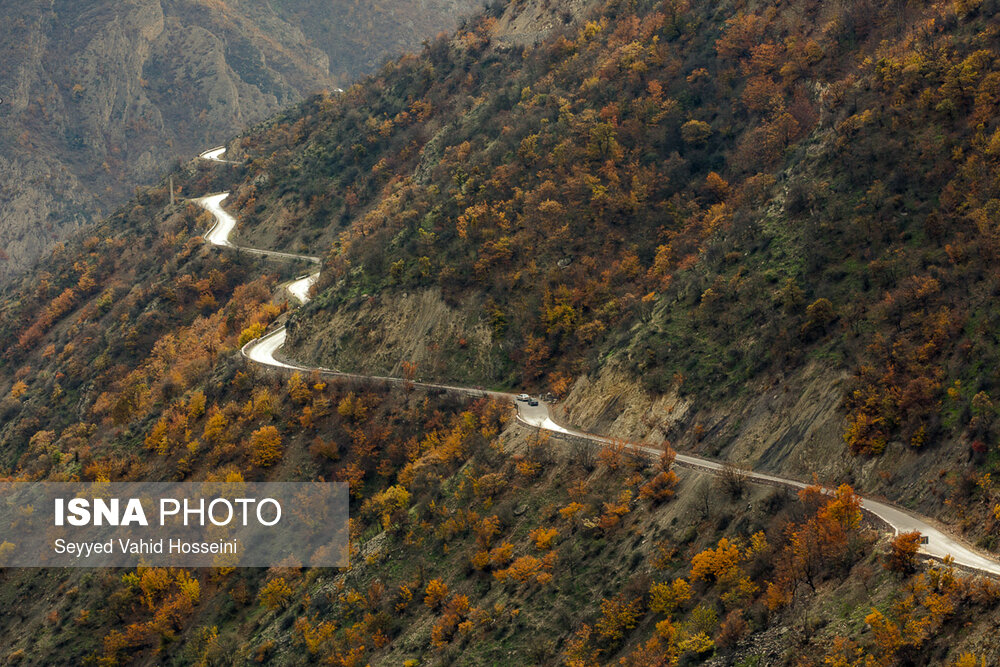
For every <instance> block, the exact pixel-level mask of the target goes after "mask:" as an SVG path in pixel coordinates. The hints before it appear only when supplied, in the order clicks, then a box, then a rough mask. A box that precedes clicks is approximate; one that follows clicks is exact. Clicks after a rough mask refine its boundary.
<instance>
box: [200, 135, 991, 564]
mask: <svg viewBox="0 0 1000 667" xmlns="http://www.w3.org/2000/svg"><path fill="white" fill-rule="evenodd" d="M225 151H226V149H225V147H219V148H214V149H212V150H209V151H205V152H204V153H202V154H201V155H200V157H201V158H202V159H205V160H209V161H212V162H220V163H232V162H231V161H229V160H223V159H222V157H221V156H222V155H223V154H224V153H225ZM228 196H229V193H228V192H223V193H218V194H213V195H207V196H204V197H201V198H199V199H195V200H193V201H194V202H195V203H197V204H198V205H199V206H201V207H202V208H204V209H205V210H207V211H209V212H210V213H212V215H213V216H214V217H215V221H216V222H215V224H214V225H213V226H212V228H211V229H209V230H208V232H206V234H205V240H206V241H208V242H209V243H212V244H213V245H217V246H221V247H225V248H232V249H235V250H238V251H240V252H248V253H251V254H255V255H262V256H266V257H274V258H277V259H285V260H302V261H305V262H309V263H312V264H319V263H320V259H319V258H318V257H311V256H307V255H296V254H293V253H286V252H277V251H273V250H262V249H259V248H247V247H244V246H237V245H234V244H233V243H232V242H231V241H230V240H229V236H230V234H231V233H232V231H233V229H234V228H235V227H236V219H235V218H234V217H233V216H232V215H230V214H229V213H228V212H226V210H225V209H223V208H222V201H223V200H225V198H226V197H228ZM318 278H319V270H318V269H317V270H316V271H314V272H312V273H308V274H305V275H303V276H301V277H299V278H297V279H295V280H293V281H291V282H289V283H286V284H285V285H283V287H284V288H285V289H286V290H288V292H289V293H291V294H292V295H293V296H294V297H295V298H296V299H298V301H299V302H300V303H306V302H307V301H308V300H309V288H310V287H312V285H313V283H315V282H316V280H317V279H318ZM284 344H285V328H284V327H281V328H279V329H276V330H274V331H272V332H270V333H268V334H266V335H265V336H262V337H261V338H258V339H256V340H252V341H250V342H249V343H247V344H246V345H244V346H243V348H242V349H241V353H242V354H243V356H244V357H245V358H246V359H248V360H250V361H252V362H254V363H257V364H260V365H262V366H266V367H269V368H274V369H278V370H281V371H286V372H287V371H302V372H308V373H313V372H315V373H319V374H320V375H323V376H326V377H332V378H341V379H347V380H359V381H366V382H371V381H377V382H383V383H387V384H395V385H410V386H415V387H423V388H426V389H435V390H442V391H447V392H451V393H456V394H462V395H466V396H490V397H493V398H498V399H501V400H507V401H512V402H513V403H514V404H515V405H516V406H517V419H518V421H520V422H521V423H523V424H525V425H527V426H529V427H533V428H538V429H541V430H544V431H549V432H551V433H555V434H558V435H563V436H569V437H575V438H581V439H584V440H588V441H591V442H595V443H599V444H608V443H612V442H620V441H615V440H613V439H612V438H607V437H604V436H600V435H595V434H593V433H586V432H584V431H578V430H576V429H572V428H567V427H565V426H562V425H561V424H558V423H556V422H555V421H554V420H553V419H552V416H551V414H550V412H549V408H548V406H547V405H546V404H545V403H544V402H539V404H538V405H537V406H531V405H528V404H527V403H526V402H522V401H518V400H516V397H515V396H514V394H510V393H505V392H497V391H488V390H484V389H480V388H473V387H458V386H453V385H446V384H434V383H425V382H412V381H409V380H405V379H403V378H394V377H382V376H372V375H360V374H356V373H342V372H339V371H336V370H334V369H329V368H322V367H307V366H301V365H297V364H295V363H292V362H289V361H286V360H283V359H280V358H278V357H277V356H275V355H277V354H278V353H279V351H280V350H281V348H282V347H283V346H284ZM628 446H629V447H630V448H632V449H634V450H635V451H638V452H641V453H643V454H646V455H648V456H656V457H658V456H660V455H661V454H662V453H663V451H662V450H661V449H656V448H653V447H646V446H643V445H639V444H634V443H628ZM675 463H676V465H678V466H682V467H685V468H692V469H696V470H701V471H705V472H708V473H712V474H718V473H720V472H722V471H723V470H725V469H727V467H728V465H727V464H726V463H723V462H720V461H714V460H711V459H705V458H701V457H698V456H692V455H690V454H680V453H678V454H677V458H676V459H675ZM742 474H744V475H745V476H746V479H747V480H749V481H752V482H757V483H761V484H768V485H772V486H782V487H786V488H791V489H804V488H806V487H807V486H809V485H808V484H806V483H805V482H801V481H799V480H795V479H789V478H786V477H779V476H777V475H770V474H767V473H762V472H755V471H752V470H742ZM861 508H862V510H863V511H865V512H866V513H868V514H869V515H871V516H874V517H877V518H878V519H879V520H881V521H882V522H883V523H884V524H886V525H887V526H888V527H889V528H890V529H891V530H892V531H894V532H895V533H896V534H899V533H905V532H910V531H919V532H920V533H921V535H922V536H923V537H924V538H925V539H926V542H925V543H924V544H922V545H921V549H920V551H921V553H923V554H924V555H925V556H928V557H931V558H935V559H938V560H943V559H945V558H948V557H950V558H951V559H952V560H953V562H954V564H955V565H957V566H959V567H961V568H963V569H966V570H971V571H974V572H977V573H983V574H988V575H991V576H995V577H1000V562H998V561H997V560H996V559H994V558H992V557H990V556H986V555H983V554H981V553H979V552H977V551H975V550H974V549H972V548H971V547H970V546H968V545H967V544H965V543H964V542H963V541H962V540H960V539H958V538H956V537H953V536H951V535H948V534H947V533H945V532H944V531H942V530H941V529H939V528H937V527H936V525H935V522H934V521H933V520H931V519H929V518H927V517H924V516H921V515H919V514H916V513H914V512H910V511H908V510H905V509H902V508H900V507H897V506H895V505H892V504H889V503H886V502H882V501H879V500H875V499H872V498H866V497H862V505H861Z"/></svg>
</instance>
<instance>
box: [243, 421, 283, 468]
mask: <svg viewBox="0 0 1000 667" xmlns="http://www.w3.org/2000/svg"><path fill="white" fill-rule="evenodd" d="M247 447H248V449H249V450H250V463H252V464H253V465H255V466H259V467H261V468H267V467H269V466H272V465H274V464H275V463H277V462H278V461H279V460H280V459H281V455H282V453H283V449H282V445H281V435H280V434H279V433H278V429H276V428H275V427H274V426H262V427H260V428H259V429H257V430H256V431H254V432H253V433H252V434H251V435H250V440H249V441H248V443H247Z"/></svg>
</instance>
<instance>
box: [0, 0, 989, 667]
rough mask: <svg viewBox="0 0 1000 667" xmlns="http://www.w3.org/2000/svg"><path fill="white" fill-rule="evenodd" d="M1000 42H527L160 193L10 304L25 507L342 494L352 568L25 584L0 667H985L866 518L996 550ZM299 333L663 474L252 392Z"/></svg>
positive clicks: (802, 9) (0, 459)
mask: <svg viewBox="0 0 1000 667" xmlns="http://www.w3.org/2000/svg"><path fill="white" fill-rule="evenodd" d="M996 9H997V7H996V6H995V3H992V2H986V1H984V2H982V3H979V4H977V3H975V2H962V3H950V2H949V3H912V2H911V3H905V4H904V3H887V4H883V5H876V4H875V3H870V2H867V0H856V1H854V2H843V3H809V2H801V1H793V2H783V3H770V2H760V3H738V4H734V3H725V2H723V3H717V4H714V5H699V4H696V3H687V2H683V1H682V0H664V1H661V2H653V1H642V0H639V1H635V2H624V1H619V0H610V1H608V2H604V3H600V2H597V3H593V4H588V3H576V2H566V3H564V4H560V3H556V2H553V3H546V2H543V1H542V0H539V1H538V2H532V1H528V2H522V1H518V2H510V3H499V4H495V5H492V6H491V7H489V8H487V9H486V10H485V11H484V12H483V13H482V14H481V15H479V16H477V17H476V18H474V19H472V20H470V21H468V22H466V23H464V24H463V25H462V26H461V27H460V28H459V30H458V32H457V33H456V34H454V35H452V36H449V37H447V38H445V37H442V38H440V39H437V40H434V41H433V42H431V43H429V44H428V45H427V48H426V49H424V50H423V51H422V52H421V53H419V54H416V55H409V56H405V57H402V58H400V59H398V60H395V61H393V62H391V63H389V64H388V65H387V66H386V67H384V68H383V69H382V70H381V71H380V72H379V73H378V74H377V75H375V76H373V77H371V78H368V79H365V80H363V81H362V82H360V83H359V84H357V85H355V86H352V87H350V88H349V90H347V91H346V93H344V94H343V95H334V94H322V95H317V96H314V97H311V98H310V99H308V100H306V101H305V102H303V103H301V104H299V105H297V106H295V107H292V108H289V109H286V110H285V111H283V112H282V113H280V114H278V115H277V116H275V117H272V118H270V119H268V120H267V121H264V122H263V123H261V124H260V125H258V126H256V127H255V128H253V129H251V130H249V131H247V132H245V133H244V134H243V135H241V136H239V137H237V138H235V139H233V140H231V141H230V142H229V143H228V147H229V148H228V152H227V157H229V158H232V159H234V160H236V161H237V162H238V164H235V165H229V164H219V163H215V164H213V163H209V162H207V161H199V160H193V161H190V162H185V163H184V164H182V165H180V166H179V167H177V168H176V169H174V170H173V171H172V172H171V175H172V176H173V178H174V183H175V186H176V192H175V193H174V194H175V196H176V198H177V202H176V203H175V204H174V205H171V204H170V203H169V202H170V193H169V191H168V188H167V186H166V180H164V181H163V182H161V183H160V184H158V185H156V186H154V187H151V188H146V189H143V190H141V191H140V192H139V193H138V194H137V196H136V197H135V198H134V199H133V200H132V201H131V202H130V203H129V204H128V205H126V206H124V207H123V208H122V209H120V210H119V211H118V212H117V213H115V214H114V215H112V216H111V217H109V218H107V219H105V220H103V221H101V222H100V223H99V224H98V225H96V226H95V227H94V228H93V229H90V230H88V231H87V233H86V234H83V235H80V236H79V237H74V238H72V239H71V240H70V241H68V242H67V243H66V244H65V245H61V246H59V247H58V248H57V249H56V251H55V252H54V253H53V254H51V255H50V256H48V257H47V258H46V260H45V262H44V266H43V268H42V269H40V270H38V271H35V272H32V273H31V274H30V275H28V276H25V277H24V278H23V279H21V280H19V281H18V283H17V284H16V285H15V286H14V288H13V289H12V294H11V296H10V297H9V298H7V299H6V300H4V301H3V302H2V304H0V335H2V336H3V337H4V339H5V340H7V341H9V344H8V346H7V347H6V349H5V350H4V353H3V356H2V359H0V395H2V396H3V399H2V401H0V443H2V448H0V465H2V466H3V469H4V473H5V475H6V476H8V477H9V478H11V479H21V480H40V479H49V480H75V479H80V480H123V479H172V480H194V479H199V480H200V479H225V480H230V481H236V480H240V479H246V480H306V479H324V480H331V479H332V480H340V481H344V482H347V483H348V484H349V485H350V490H351V499H352V501H351V533H352V552H351V561H352V565H351V567H350V568H348V569H345V570H301V569H297V568H272V569H271V570H268V571H263V570H227V569H217V570H211V571H206V570H202V571H197V570H196V571H184V570H174V569H162V568H139V569H137V570H134V571H116V570H96V571H90V572H87V571H82V572H81V571H67V570H59V571H55V570H53V571H30V570H7V571H5V573H4V581H3V582H2V583H0V599H2V600H3V601H4V603H5V604H3V605H0V636H2V637H3V640H0V643H2V645H3V649H2V652H0V655H3V656H5V660H6V661H7V662H11V663H15V662H17V661H20V662H21V663H22V664H51V663H60V662H68V663H75V664H76V663H87V664H100V665H115V664H129V663H136V664H205V665H210V664H211V665H215V664H220V665H228V664H316V663H318V662H325V663H328V664H335V665H359V666H360V665H366V664H371V665H382V664H385V665H390V664H391V665H398V664H404V665H409V666H411V667H413V666H416V665H452V664H463V665H498V664H500V665H523V664H540V665H569V666H571V667H584V666H589V665H604V664H618V665H635V666H639V665H675V664H685V665H690V664H701V663H706V664H716V665H730V664H739V665H745V666H750V665H771V664H778V665H838V666H851V665H859V666H860V665H866V666H870V665H885V666H889V665H909V664H943V665H961V666H964V667H970V666H972V665H977V664H991V663H994V662H997V661H998V660H1000V653H998V647H997V646H996V645H995V642H994V641H992V628H993V627H994V626H995V624H996V623H997V621H998V617H997V611H996V608H997V604H996V602H997V600H998V599H1000V586H998V585H997V583H996V582H995V581H993V580H991V579H983V578H979V577H973V576H966V575H965V574H963V573H961V572H959V571H957V570H956V569H954V568H952V567H950V565H949V564H948V563H930V564H928V563H925V562H922V561H920V560H918V559H917V557H916V552H917V549H918V546H919V544H918V542H919V536H918V535H915V534H902V535H899V536H896V537H893V538H891V539H890V536H888V535H886V533H885V532H884V531H883V529H882V527H881V526H879V525H872V524H871V523H870V522H869V521H868V520H866V519H864V518H863V516H862V514H861V512H860V504H859V503H860V500H859V498H858V496H857V495H856V494H855V490H857V491H863V492H865V493H869V494H871V493H880V494H883V495H886V496H888V497H889V498H890V499H893V500H897V501H899V502H901V503H906V504H910V505H914V506H918V507H919V508H920V509H921V511H923V512H925V513H927V514H931V515H933V516H934V517H937V518H940V519H941V520H942V521H943V522H944V523H945V524H947V529H948V530H950V531H952V532H954V533H956V534H962V535H965V536H966V537H968V538H969V539H970V540H971V541H974V542H976V543H977V544H978V546H979V547H981V548H982V549H984V550H994V551H995V550H996V547H997V546H998V545H996V544H995V536H994V535H995V532H996V530H995V528H996V522H997V521H998V520H1000V497H998V496H1000V491H998V490H997V489H996V487H995V484H994V482H993V481H992V477H991V474H992V472H993V470H994V467H995V466H996V462H997V436H998V434H997V420H996V418H995V417H996V407H995V404H994V401H995V400H996V397H997V395H998V392H1000V388H998V387H997V386H995V385H996V383H997V380H998V378H997V376H996V364H995V363H994V362H995V358H996V355H997V353H998V350H997V341H996V336H995V330H996V323H995V322H994V319H995V313H994V310H995V309H994V308H993V307H992V297H993V295H994V292H995V291H996V289H997V287H996V281H997V279H998V275H997V273H996V270H995V266H996V262H995V261H994V260H995V258H994V256H993V252H994V248H995V247H996V241H997V239H996V234H997V231H996V229H995V224H994V220H993V218H994V217H995V214H996V211H995V210H994V209H995V204H996V201H997V199H1000V198H997V197H996V195H995V193H994V189H995V188H996V187H997V184H996V179H995V178H994V177H993V173H994V171H995V165H994V163H993V160H994V159H995V156H994V153H995V152H996V149H997V146H995V145H994V144H997V143H998V142H1000V139H997V138H996V137H995V136H994V135H995V134H996V133H997V128H996V123H997V120H996V118H997V113H996V111H997V109H996V108H995V107H996V105H997V104H998V103H1000V88H998V87H997V86H996V83H997V82H998V81H1000V58H998V56H1000V50H998V49H1000V45H998V44H997V36H998V29H1000V21H998V20H997V19H996V18H995V14H996ZM524 16H530V17H531V21H530V22H525V21H524V20H522V17H524ZM539 17H547V18H539ZM542 25H544V26H545V27H544V29H543V30H536V29H535V28H537V27H538V26H542ZM535 40H540V41H538V43H537V44H536V43H535ZM997 136H1000V135H997ZM210 143H216V142H210ZM223 190H231V191H232V193H233V194H232V196H231V197H230V198H229V199H228V200H227V201H226V202H225V206H226V207H227V208H228V209H229V210H231V211H232V212H233V213H234V214H236V215H238V217H239V223H240V224H239V227H238V229H237V233H236V234H237V239H236V240H238V241H240V242H241V243H244V244H246V245H250V246H256V247H260V248H275V249H284V250H289V251H293V252H305V251H308V253H309V254H313V255H318V254H322V255H323V256H324V261H323V267H322V269H323V270H322V274H321V277H320V280H319V283H318V284H317V285H316V286H315V288H314V292H313V298H312V300H311V301H310V302H309V303H308V304H307V305H306V306H304V307H302V308H299V309H297V310H294V312H292V310H293V309H292V308H291V307H290V306H289V304H288V303H287V302H286V301H285V297H284V296H282V295H283V294H284V293H283V292H282V290H280V289H278V288H279V285H280V284H281V283H282V282H283V281H285V280H287V279H289V278H291V277H293V276H298V275H301V270H302V267H300V266H297V265H295V264H294V263H284V262H275V261H271V260H265V259H260V258H256V257H254V256H252V255H249V254H247V253H243V252H237V251H235V250H233V249H219V248H214V247H210V246H207V245H206V244H205V243H204V241H203V238H202V237H201V235H202V234H204V232H205V230H207V229H208V227H210V226H211V224H212V219H211V216H210V215H209V214H208V213H206V212H204V211H203V210H202V209H201V208H199V207H198V206H196V205H195V204H194V203H193V202H191V201H188V199H189V198H193V197H198V196H201V195H203V194H205V193H208V192H218V191H223ZM275 294H277V295H278V296H277V297H275V296H273V295H275ZM285 321H287V322H288V332H289V341H290V342H289V345H288V346H287V347H286V349H285V350H283V354H285V355H287V356H288V357H290V358H292V359H295V360H297V361H299V362H301V363H305V364H314V365H323V366H326V367H332V368H339V369H342V370H357V371H362V372H375V371H377V372H378V373H381V374H385V373H390V374H397V375H400V376H403V375H405V376H407V377H410V378H415V379H439V380H445V381H448V382H451V383H456V384H465V385H470V386H475V385H482V386H493V387H497V388H507V389H518V390H520V389H521V388H526V389H531V390H533V391H535V392H536V393H537V392H552V393H553V394H554V395H556V396H558V397H561V398H562V401H561V403H560V404H559V406H560V407H559V410H560V412H559V413H558V414H559V416H560V418H562V419H564V420H565V421H567V422H569V423H575V424H576V425H579V426H581V427H585V428H592V429H595V430H602V429H604V430H607V431H608V432H610V433H612V434H617V435H626V434H627V435H629V436H630V437H632V438H634V439H643V440H645V441H646V442H647V443H649V444H652V445H654V446H656V447H659V448H660V449H662V451H663V456H662V457H660V458H658V459H655V460H649V459H647V458H645V457H639V456H636V455H635V454H634V453H633V452H632V451H630V450H629V449H628V448H626V446H625V444H624V442H621V443H612V444H609V445H607V446H604V447H600V448H595V447H591V446H588V445H587V444H586V443H581V442H576V441H573V440H567V439H556V438H548V437H546V436H545V435H544V434H542V433H540V432H536V431H533V430H529V429H526V428H525V427H524V426H523V425H520V424H517V423H515V422H514V421H513V420H512V415H513V413H512V412H511V409H510V406H507V405H503V404H501V403H499V402H494V401H489V400H487V399H485V398H483V399H476V400H466V399H459V398H456V397H454V396H451V395H448V394H447V393H444V392H440V391H426V390H423V389H420V388H417V387H413V386H404V387H402V388H398V387H397V388H393V387H390V386H385V385H382V384H379V383H371V382H360V381H356V382H349V383H345V382H336V381H333V380H328V379H326V378H323V377H320V376H318V375H315V376H311V377H310V376H308V375H306V376H303V375H302V374H298V373H296V374H292V375H278V374H272V373H265V372H263V371H261V370H260V369H259V368H258V367H256V366H254V365H252V364H247V363H245V362H244V361H243V359H242V358H241V357H240V354H239V347H240V346H241V345H242V344H244V343H246V342H247V341H249V340H252V339H254V338H255V337H258V336H260V335H261V334H262V333H263V332H264V331H266V330H267V327H269V326H271V325H272V324H273V323H280V322H285ZM775 434H777V435H775ZM668 441H669V442H668ZM671 446H672V447H673V448H676V449H681V448H683V449H685V450H693V451H696V452H700V453H704V454H709V455H713V456H718V457H721V458H728V459H730V460H733V461H735V462H738V463H747V464H753V465H755V466H757V467H762V468H765V469H771V470H777V471H779V472H782V473H783V474H787V475H790V476H799V477H800V478H803V479H809V478H810V477H811V476H812V475H813V474H815V475H816V478H817V480H818V481H819V482H822V483H825V484H828V485H830V486H831V487H832V488H835V489H836V492H835V493H829V494H827V493H823V491H822V490H821V489H820V488H819V487H818V486H813V487H810V488H807V489H805V490H803V491H802V492H801V493H799V494H797V495H796V494H793V493H790V492H788V491H786V490H783V489H781V488H777V487H770V486H760V485H754V484H750V483H748V481H747V479H746V478H745V476H744V475H743V474H742V473H741V471H740V469H739V468H738V467H732V468H727V469H725V470H724V471H723V473H722V474H720V475H716V476H709V475H708V474H707V473H703V472H699V471H696V470H691V469H677V470H675V469H674V466H673V465H672V463H673V459H672V452H673V449H672V447H671ZM849 484H850V485H849ZM852 487H853V488H852Z"/></svg>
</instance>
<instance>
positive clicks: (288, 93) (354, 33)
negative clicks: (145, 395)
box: [0, 0, 477, 281]
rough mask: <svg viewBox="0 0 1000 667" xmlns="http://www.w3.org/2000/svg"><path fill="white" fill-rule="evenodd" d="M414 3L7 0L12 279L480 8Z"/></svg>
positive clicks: (0, 58)
mask: <svg viewBox="0 0 1000 667" xmlns="http://www.w3.org/2000/svg"><path fill="white" fill-rule="evenodd" d="M411 4H412V3H396V2H389V3H371V2H362V3H332V6H335V7H337V15H336V20H331V12H330V11H328V9H329V6H331V3H327V7H324V6H322V3H314V2H309V1H307V0H286V1H285V2H282V3H280V4H276V6H275V7H273V8H272V7H271V6H270V5H269V4H268V3H261V2H228V3H223V2H203V1H201V0H129V1H128V2H110V1H107V0H102V1H96V2H85V3H83V2H55V3H53V2H39V1H35V0H29V1H26V2H17V3H14V2H4V3H2V4H0V12H2V13H0V17H2V18H3V22H2V24H0V99H2V102H0V147H2V150H0V180H2V182H3V183H2V185H0V203H2V207H0V281H3V279H4V277H5V276H8V275H12V274H17V273H19V272H20V271H23V270H24V269H25V268H26V267H27V266H29V265H31V264H32V263H33V262H34V260H35V259H36V258H37V257H38V256H39V254H40V253H41V252H43V251H44V250H46V249H48V248H50V247H51V245H52V244H53V243H54V242H56V241H58V240H59V239H62V238H64V237H65V236H66V235H67V234H69V233H72V232H73V231H74V230H75V229H77V228H78V227H80V226H83V225H86V224H88V223H92V222H94V221H96V220H98V219H100V218H101V217H103V216H104V215H106V214H107V212H109V211H111V210H113V209H114V208H115V207H116V206H117V205H119V204H120V203H121V202H123V201H125V200H126V199H127V198H128V197H130V196H132V194H133V188H134V187H135V186H136V185H138V184H147V183H149V182H151V181H152V180H153V179H155V178H156V177H157V176H158V175H159V174H161V173H163V171H164V170H165V168H166V167H167V165H168V163H169V162H170V161H171V160H172V159H176V158H179V157H184V158H186V157H187V156H189V155H190V154H191V153H192V152H193V151H195V150H196V149H197V150H204V149H205V148H206V147H209V146H208V145H209V144H211V143H212V142H217V141H218V140H219V138H220V137H223V138H224V137H228V136H230V135H232V134H233V133H235V132H237V131H239V130H240V129H241V128H243V127H245V126H246V125H247V124H249V123H254V122H257V121H259V120H261V119H262V118H265V117H266V116H268V115H270V114H273V113H275V112H276V111H278V110H279V109H281V108H282V107H285V106H287V105H289V104H291V103H293V102H295V101H298V100H300V99H302V98H303V97H304V96H306V95H309V94H312V93H315V92H317V91H319V90H323V89H332V88H334V87H336V86H346V85H347V82H349V81H351V80H353V79H354V78H356V77H358V76H360V75H362V74H366V73H368V72H370V71H372V70H374V69H375V67H377V66H378V65H379V64H380V63H381V61H382V59H384V58H385V57H387V56H396V55H398V54H399V53H402V52H403V51H404V50H405V49H406V48H414V47H418V46H419V45H420V42H421V40H423V39H427V38H430V37H433V36H434V35H436V34H437V33H438V32H440V31H442V30H451V29H453V27H454V26H455V25H456V23H457V21H458V19H459V18H460V17H461V16H462V15H464V14H465V13H468V12H469V11H471V10H472V9H474V8H475V7H476V6H477V5H476V4H475V3H473V2H470V1H467V0H458V1H455V2H449V3H447V4H445V3H437V4H434V3H431V4H429V5H426V6H422V7H420V8H419V10H418V9H417V8H413V7H411ZM403 5H405V6H403ZM387 12H389V13H391V14H392V15H395V16H398V17H399V20H398V21H397V22H396V23H394V24H387V23H386V22H385V21H384V17H385V15H386V13H387ZM411 14H412V15H414V16H416V17H417V19H416V20H414V21H411V20H408V19H407V17H408V16H411ZM359 40H360V41H364V43H365V45H366V46H365V48H364V49H363V50H361V49H352V48H340V49H334V48H333V46H332V45H334V44H340V45H341V46H342V47H343V46H349V45H351V44H356V43H357V42H358V41H359Z"/></svg>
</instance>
